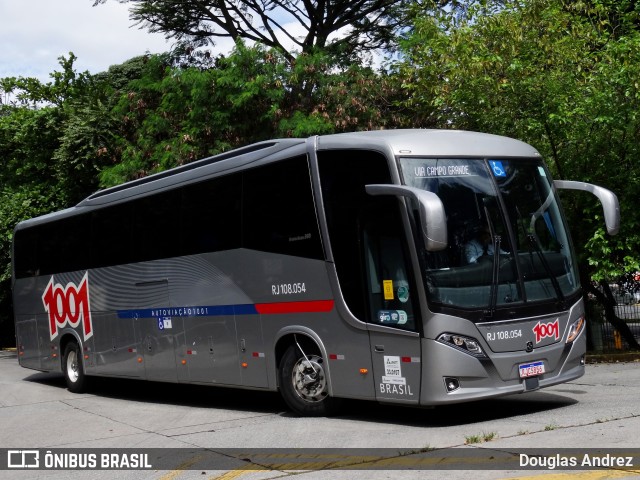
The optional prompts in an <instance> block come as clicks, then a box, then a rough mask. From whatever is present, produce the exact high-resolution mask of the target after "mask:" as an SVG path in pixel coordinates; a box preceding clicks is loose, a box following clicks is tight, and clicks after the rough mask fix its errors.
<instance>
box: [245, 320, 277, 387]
mask: <svg viewBox="0 0 640 480" xmlns="http://www.w3.org/2000/svg"><path fill="white" fill-rule="evenodd" d="M262 318H264V317H262V316H261V315H236V329H237V333H238V348H239V361H240V366H241V370H240V373H241V382H242V385H245V386H248V387H259V388H268V387H269V386H270V385H269V379H268V377H267V352H266V350H265V344H264V339H263V337H262V321H261V319H262ZM270 357H271V356H269V358H270ZM271 387H273V388H275V385H271Z"/></svg>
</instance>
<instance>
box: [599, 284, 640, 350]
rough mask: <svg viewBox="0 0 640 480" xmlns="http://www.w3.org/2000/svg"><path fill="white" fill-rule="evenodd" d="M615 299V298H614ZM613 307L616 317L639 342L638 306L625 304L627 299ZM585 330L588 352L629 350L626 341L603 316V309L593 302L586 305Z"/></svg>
mask: <svg viewBox="0 0 640 480" xmlns="http://www.w3.org/2000/svg"><path fill="white" fill-rule="evenodd" d="M616 298H617V297H616ZM621 300H622V302H621V303H620V304H618V305H617V306H616V307H615V311H616V315H617V316H618V317H619V318H621V319H622V320H624V321H625V322H626V323H627V325H628V326H629V329H630V330H631V332H632V333H633V335H634V336H635V338H636V340H638V341H640V304H638V303H627V299H626V298H625V299H618V301H621ZM587 328H588V335H589V337H588V338H589V350H590V351H593V352H627V351H629V350H630V348H629V344H628V343H627V341H626V340H625V339H624V338H623V337H622V336H621V335H620V333H618V332H617V331H616V330H615V329H614V328H613V325H611V324H610V323H609V322H608V321H607V319H606V318H605V315H604V309H603V308H602V306H601V305H600V304H598V303H597V302H595V301H590V302H588V304H587Z"/></svg>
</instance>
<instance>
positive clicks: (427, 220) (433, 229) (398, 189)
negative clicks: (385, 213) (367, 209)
mask: <svg viewBox="0 0 640 480" xmlns="http://www.w3.org/2000/svg"><path fill="white" fill-rule="evenodd" d="M365 189H366V191H367V193H368V194H369V195H393V196H396V197H409V198H412V199H413V200H414V201H415V202H416V204H417V205H418V211H419V214H420V224H421V226H422V227H421V228H422V237H423V238H424V244H425V248H426V249H427V251H429V252H438V251H441V250H444V249H445V248H447V217H446V215H445V213H444V205H442V200H440V198H439V197H438V196H437V195H436V194H435V193H433V192H427V191H426V190H420V189H419V188H415V187H407V186H405V185H365Z"/></svg>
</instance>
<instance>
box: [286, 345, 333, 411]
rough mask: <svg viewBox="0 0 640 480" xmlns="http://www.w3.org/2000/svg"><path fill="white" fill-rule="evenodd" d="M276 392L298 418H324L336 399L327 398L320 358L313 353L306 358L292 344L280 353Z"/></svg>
mask: <svg viewBox="0 0 640 480" xmlns="http://www.w3.org/2000/svg"><path fill="white" fill-rule="evenodd" d="M278 372H279V376H280V378H279V380H280V391H281V394H282V397H283V398H284V401H285V402H286V403H287V405H288V406H289V408H291V410H293V411H294V412H296V413H297V414H299V415H304V416H318V417H319V416H326V415H330V414H331V413H333V412H334V411H335V409H336V407H337V400H336V399H335V398H332V397H330V396H329V383H328V379H327V375H326V369H325V367H324V359H323V358H322V356H320V355H318V354H317V353H315V352H307V356H306V357H305V356H304V354H303V353H302V352H301V351H300V349H299V348H298V347H297V346H296V345H291V346H289V348H288V349H287V350H286V352H285V353H284V355H283V357H282V360H281V362H280V369H279V371H278Z"/></svg>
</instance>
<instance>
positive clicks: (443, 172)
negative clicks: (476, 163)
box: [413, 163, 474, 178]
mask: <svg viewBox="0 0 640 480" xmlns="http://www.w3.org/2000/svg"><path fill="white" fill-rule="evenodd" d="M413 174H414V176H416V177H418V178H429V177H463V176H468V175H474V173H473V171H472V170H471V167H470V166H469V165H464V164H457V163H456V164H452V165H419V166H417V167H414V168H413Z"/></svg>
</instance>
